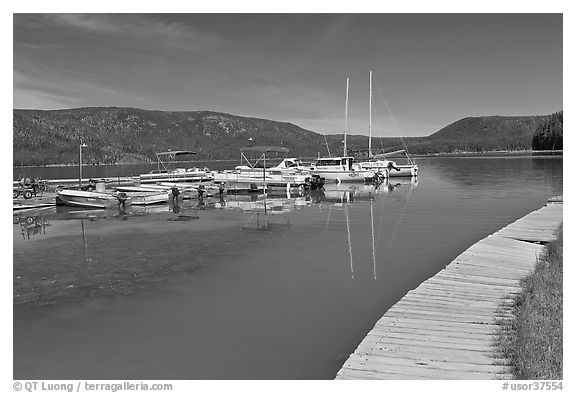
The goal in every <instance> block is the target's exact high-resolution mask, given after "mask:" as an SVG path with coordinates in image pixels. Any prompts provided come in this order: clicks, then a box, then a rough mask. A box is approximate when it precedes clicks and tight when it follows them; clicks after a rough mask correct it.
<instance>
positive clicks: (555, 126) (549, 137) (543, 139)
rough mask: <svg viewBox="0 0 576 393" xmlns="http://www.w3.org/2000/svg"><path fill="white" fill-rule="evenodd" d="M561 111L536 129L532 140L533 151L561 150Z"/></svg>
mask: <svg viewBox="0 0 576 393" xmlns="http://www.w3.org/2000/svg"><path fill="white" fill-rule="evenodd" d="M562 120H563V114H562V111H560V112H557V113H554V114H552V115H551V116H550V117H549V118H548V119H546V120H545V121H544V122H542V123H541V124H540V125H539V126H538V128H537V129H536V133H535V134H534V137H533V138H532V149H534V150H562V125H563V121H562Z"/></svg>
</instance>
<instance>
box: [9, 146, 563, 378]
mask: <svg viewBox="0 0 576 393" xmlns="http://www.w3.org/2000/svg"><path fill="white" fill-rule="evenodd" d="M420 167H421V168H420V170H421V171H422V174H421V176H419V177H418V179H410V178H391V179H387V181H385V182H383V183H382V184H381V185H380V186H378V187H376V186H375V185H370V184H363V183H342V184H340V185H338V184H327V185H326V186H325V189H324V190H319V191H312V190H311V191H307V192H303V193H302V195H299V194H294V193H291V194H290V195H287V194H286V193H285V192H284V193H278V194H273V193H268V194H266V195H265V194H262V193H255V194H250V193H245V194H238V195H236V194H226V195H223V196H222V197H220V196H219V195H218V194H216V195H214V196H211V197H205V198H203V199H202V201H200V200H199V199H188V200H183V201H180V202H179V203H178V205H175V204H173V203H172V202H171V201H169V202H168V203H163V204H158V205H149V206H127V207H126V209H124V210H122V209H120V208H119V207H118V206H117V204H116V205H115V206H113V207H111V208H107V209H79V208H71V207H68V206H52V207H46V208H38V209H36V210H35V209H25V210H21V211H16V212H15V213H14V237H13V239H14V245H13V247H14V251H13V252H14V326H15V329H14V340H15V345H14V348H15V352H14V376H15V378H27V377H31V376H35V377H37V378H49V377H50V378H63V379H66V378H68V377H72V376H74V377H85V378H99V377H102V376H106V377H109V378H115V377H118V378H119V377H121V376H122V377H123V378H135V379H138V378H142V377H144V378H152V379H154V378H159V379H161V378H169V379H171V378H174V379H178V378H185V379H333V378H335V377H336V376H337V373H338V371H339V370H340V369H341V368H342V366H343V365H344V363H345V362H346V360H347V359H348V357H349V356H350V354H351V353H353V352H354V351H355V350H356V348H357V347H358V345H359V344H360V342H362V340H363V339H364V338H365V337H366V336H367V333H368V332H369V331H371V330H372V328H373V327H374V325H375V323H376V322H377V321H378V320H379V319H380V318H381V317H382V314H383V312H384V311H386V310H388V309H390V308H391V307H393V306H394V305H395V304H396V303H398V301H399V300H400V299H401V298H402V297H403V296H404V295H405V294H406V293H407V292H408V291H410V290H412V289H414V288H416V287H418V286H419V285H420V284H422V283H423V282H425V281H426V280H427V279H428V278H430V277H432V276H434V275H436V274H437V273H438V272H440V271H441V270H442V269H443V268H444V266H445V264H446V261H450V260H453V259H454V258H456V257H457V256H458V255H460V254H461V253H462V252H463V251H464V250H465V249H467V248H469V247H470V246H471V245H473V244H474V243H476V242H477V241H479V240H481V239H482V238H484V237H486V236H488V235H490V234H492V233H494V232H495V231H498V230H499V229H501V228H503V227H505V226H506V225H507V224H508V223H510V222H512V221H514V220H516V219H518V218H520V217H523V216H524V215H526V214H527V213H529V212H531V211H534V210H536V209H538V208H540V207H541V206H542V205H543V204H545V203H546V201H547V200H548V198H549V197H550V196H551V195H560V194H561V193H562V192H561V191H562V158H558V157H541V158H534V157H522V158H473V159H463V158H429V159H421V160H420ZM472 173H474V174H475V175H474V177H473V181H472V177H471V174H472ZM477 174H479V175H477ZM28 221H30V223H28ZM502 270H505V269H502ZM426 285H428V284H426ZM435 291H437V290H435V289H434V288H430V289H428V290H427V293H431V292H435ZM483 296H484V297H489V296H490V293H486V294H485V295H483ZM414 299H416V298H414ZM475 301H478V302H480V303H481V302H482V299H476V300H475ZM426 303H427V302H425V301H424V299H423V300H422V305H424V304H426ZM399 312H400V311H399ZM150 315H154V318H153V319H151V318H150ZM231 321H234V322H231ZM406 323H409V321H407V322H406ZM435 324H440V325H442V322H437V323H435ZM480 328H481V327H480V326H479V327H478V329H480ZM326 332H330V333H328V334H327V333H326ZM56 348H58V350H56ZM151 353H154V354H155V356H149V354H151ZM88 354H89V355H88ZM134 357H137V358H139V359H140V360H139V361H138V362H134V361H132V359H134ZM56 359H57V361H56ZM480 369H482V368H479V370H480ZM484 369H486V367H485V368H484Z"/></svg>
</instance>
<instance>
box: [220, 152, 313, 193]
mask: <svg viewBox="0 0 576 393" xmlns="http://www.w3.org/2000/svg"><path fill="white" fill-rule="evenodd" d="M249 152H252V153H257V154H259V157H258V158H257V159H256V161H255V162H254V163H253V162H251V161H250V159H248V157H247V156H246V154H245V153H249ZM270 153H288V149H287V148H285V147H275V146H252V147H245V148H242V149H240V165H239V166H237V167H236V168H235V169H234V170H232V171H219V172H214V183H216V184H220V183H225V184H226V185H227V189H245V190H253V191H258V190H268V189H270V188H276V189H278V188H281V189H285V190H286V191H288V192H289V191H290V189H293V188H296V189H298V188H307V187H309V185H310V181H311V179H312V175H311V173H310V172H309V171H308V169H309V168H308V167H305V166H304V165H303V164H302V161H300V160H299V159H297V158H285V159H284V160H283V161H282V162H281V163H280V164H278V165H276V166H273V167H270V168H266V159H267V158H268V159H269V158H270V157H269V154H270ZM267 154H268V157H267ZM260 162H262V167H259V166H258V165H260Z"/></svg>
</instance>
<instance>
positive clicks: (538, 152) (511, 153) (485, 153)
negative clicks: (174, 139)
mask: <svg viewBox="0 0 576 393" xmlns="http://www.w3.org/2000/svg"><path fill="white" fill-rule="evenodd" d="M540 155H541V156H551V155H554V156H563V155H564V151H563V150H513V151H509V150H495V151H482V152H476V151H459V152H444V153H429V154H411V155H410V156H411V157H416V158H428V157H482V156H484V157H505V156H519V157H523V156H540ZM302 158H304V159H316V157H302ZM207 161H210V162H237V161H238V159H234V158H230V159H217V160H211V159H202V160H194V161H176V163H190V162H207ZM154 164H156V162H155V161H154V162H120V163H111V164H102V163H98V164H88V163H85V164H84V166H101V165H102V166H105V165H110V166H116V165H154ZM74 166H78V163H72V164H45V165H14V166H13V168H58V167H74Z"/></svg>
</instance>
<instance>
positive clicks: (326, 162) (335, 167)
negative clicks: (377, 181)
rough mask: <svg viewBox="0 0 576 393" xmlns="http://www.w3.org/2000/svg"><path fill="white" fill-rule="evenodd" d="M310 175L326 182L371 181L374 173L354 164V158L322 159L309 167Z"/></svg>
mask: <svg viewBox="0 0 576 393" xmlns="http://www.w3.org/2000/svg"><path fill="white" fill-rule="evenodd" d="M310 173H312V174H314V175H318V176H320V177H322V178H324V179H325V180H326V182H327V183H328V182H338V183H340V182H364V181H371V180H372V179H373V178H374V176H375V175H376V172H375V171H374V170H373V169H369V168H362V167H360V166H359V165H357V164H356V163H354V157H323V158H318V159H317V160H316V163H315V164H313V165H311V166H310Z"/></svg>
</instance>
